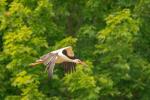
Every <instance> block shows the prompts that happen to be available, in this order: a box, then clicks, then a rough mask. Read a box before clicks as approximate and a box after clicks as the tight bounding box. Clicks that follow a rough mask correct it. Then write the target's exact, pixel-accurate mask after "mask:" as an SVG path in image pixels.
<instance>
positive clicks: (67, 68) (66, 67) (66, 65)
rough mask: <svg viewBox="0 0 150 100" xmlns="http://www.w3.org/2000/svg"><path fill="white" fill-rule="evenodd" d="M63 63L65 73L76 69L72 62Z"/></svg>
mask: <svg viewBox="0 0 150 100" xmlns="http://www.w3.org/2000/svg"><path fill="white" fill-rule="evenodd" d="M63 65H64V72H65V73H71V72H74V71H76V67H75V66H76V64H75V63H73V62H63Z"/></svg>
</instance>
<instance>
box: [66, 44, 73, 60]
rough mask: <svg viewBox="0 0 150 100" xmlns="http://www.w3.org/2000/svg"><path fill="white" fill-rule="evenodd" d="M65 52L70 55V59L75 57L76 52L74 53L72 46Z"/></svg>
mask: <svg viewBox="0 0 150 100" xmlns="http://www.w3.org/2000/svg"><path fill="white" fill-rule="evenodd" d="M65 50H66V52H67V55H68V56H69V57H74V52H73V50H72V47H71V46H69V47H67V48H66V49H65Z"/></svg>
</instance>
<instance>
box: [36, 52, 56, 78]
mask: <svg viewBox="0 0 150 100" xmlns="http://www.w3.org/2000/svg"><path fill="white" fill-rule="evenodd" d="M57 55H58V54H57V53H48V54H46V55H44V56H42V57H41V58H40V59H39V60H41V61H43V64H44V65H46V69H45V71H48V76H49V78H50V77H52V75H53V69H54V66H55V63H56V60H57Z"/></svg>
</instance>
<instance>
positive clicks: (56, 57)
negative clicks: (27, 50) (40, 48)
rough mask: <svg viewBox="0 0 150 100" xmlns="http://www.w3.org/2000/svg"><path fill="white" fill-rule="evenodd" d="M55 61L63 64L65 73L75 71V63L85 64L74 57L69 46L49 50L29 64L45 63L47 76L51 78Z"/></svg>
mask: <svg viewBox="0 0 150 100" xmlns="http://www.w3.org/2000/svg"><path fill="white" fill-rule="evenodd" d="M55 63H57V64H63V65H64V71H65V73H70V72H73V71H75V70H76V68H75V65H76V64H82V65H85V66H87V65H86V64H85V63H84V62H83V61H81V60H80V59H76V58H75V56H74V52H73V50H72V47H71V46H68V47H64V48H61V49H58V50H55V51H52V52H49V53H47V54H45V55H43V56H42V57H40V59H38V60H36V62H35V63H31V64H30V66H35V65H38V64H44V65H46V69H45V71H48V76H49V77H50V78H51V77H52V75H53V69H54V66H55Z"/></svg>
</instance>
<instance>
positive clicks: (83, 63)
mask: <svg viewBox="0 0 150 100" xmlns="http://www.w3.org/2000/svg"><path fill="white" fill-rule="evenodd" d="M80 64H82V65H84V66H88V65H87V64H86V63H85V62H83V61H82V62H81V63H80Z"/></svg>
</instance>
